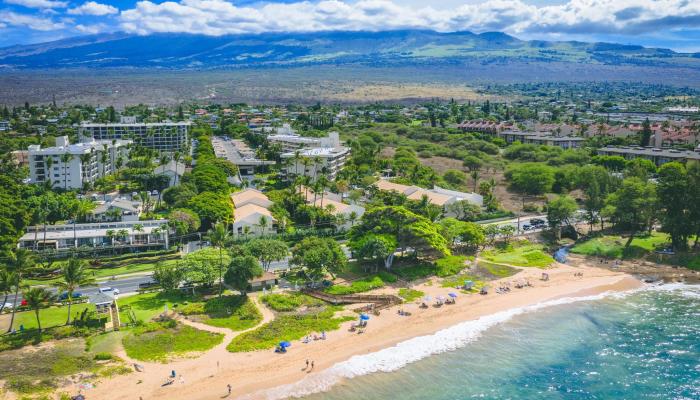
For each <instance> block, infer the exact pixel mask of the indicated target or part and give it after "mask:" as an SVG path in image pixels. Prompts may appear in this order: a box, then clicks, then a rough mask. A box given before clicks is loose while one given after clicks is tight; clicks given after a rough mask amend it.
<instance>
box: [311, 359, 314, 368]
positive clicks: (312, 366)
mask: <svg viewBox="0 0 700 400" xmlns="http://www.w3.org/2000/svg"><path fill="white" fill-rule="evenodd" d="M313 369H314V361H313V360H311V370H313Z"/></svg>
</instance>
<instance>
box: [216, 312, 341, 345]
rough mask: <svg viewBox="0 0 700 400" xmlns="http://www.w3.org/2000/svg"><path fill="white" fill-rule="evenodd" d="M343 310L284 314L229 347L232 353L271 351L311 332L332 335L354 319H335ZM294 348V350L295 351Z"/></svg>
mask: <svg viewBox="0 0 700 400" xmlns="http://www.w3.org/2000/svg"><path fill="white" fill-rule="evenodd" d="M341 309H342V308H341V307H326V308H325V309H324V310H322V311H319V312H315V313H303V314H302V313H300V314H281V315H278V316H277V317H276V318H275V319H274V320H273V321H270V322H268V323H267V324H265V325H263V326H261V327H259V328H257V329H254V330H252V331H249V332H246V333H243V334H241V335H239V336H236V337H235V338H234V339H233V340H232V341H231V343H230V344H229V345H228V347H226V348H227V349H228V351H230V352H232V353H238V352H245V351H254V350H264V349H272V348H274V347H275V346H277V344H279V342H281V341H283V340H288V341H293V340H298V339H301V338H303V337H304V336H306V335H309V334H311V333H312V332H321V331H326V332H329V331H333V330H336V329H338V328H340V324H342V323H343V322H345V321H349V320H352V319H354V318H353V317H334V316H333V315H334V314H335V312H336V311H339V310H341ZM293 350H294V347H292V351H293Z"/></svg>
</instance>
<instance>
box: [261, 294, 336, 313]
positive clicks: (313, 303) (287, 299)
mask: <svg viewBox="0 0 700 400" xmlns="http://www.w3.org/2000/svg"><path fill="white" fill-rule="evenodd" d="M260 300H261V301H262V302H263V303H265V305H267V306H268V307H270V308H271V309H273V310H274V311H277V312H289V311H295V310H297V309H299V308H300V307H320V306H322V305H324V304H325V302H323V301H322V300H319V299H315V298H313V297H311V296H307V295H305V294H303V293H287V294H281V293H273V294H266V295H264V296H261V297H260Z"/></svg>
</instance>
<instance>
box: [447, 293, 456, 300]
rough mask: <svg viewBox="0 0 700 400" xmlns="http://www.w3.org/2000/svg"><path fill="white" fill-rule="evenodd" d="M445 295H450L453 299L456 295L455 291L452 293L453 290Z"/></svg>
mask: <svg viewBox="0 0 700 400" xmlns="http://www.w3.org/2000/svg"><path fill="white" fill-rule="evenodd" d="M447 295H448V296H450V297H452V298H453V299H454V298H455V297H457V293H454V292H450V293H448V294H447Z"/></svg>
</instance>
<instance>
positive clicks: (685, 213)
mask: <svg viewBox="0 0 700 400" xmlns="http://www.w3.org/2000/svg"><path fill="white" fill-rule="evenodd" d="M689 184H690V181H689V179H688V173H687V171H686V168H685V165H683V164H681V163H677V162H670V163H666V164H664V165H663V166H661V168H659V178H658V184H657V186H656V195H657V199H658V207H659V210H661V212H660V213H659V215H660V220H661V231H663V232H666V233H668V234H669V236H670V237H671V244H672V245H673V248H674V249H677V250H686V249H687V248H688V238H689V237H690V235H691V234H693V233H694V231H695V230H694V225H693V224H694V223H695V221H693V220H692V207H693V204H692V203H695V202H698V201H700V199H698V198H693V197H691V196H690V195H691V194H692V191H693V188H691V187H690V185H689Z"/></svg>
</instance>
